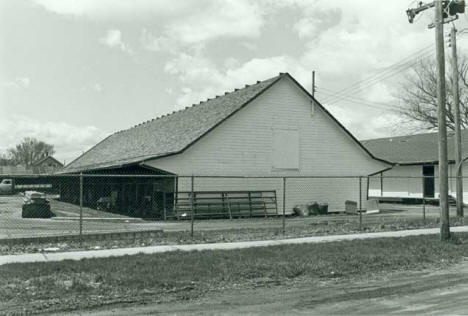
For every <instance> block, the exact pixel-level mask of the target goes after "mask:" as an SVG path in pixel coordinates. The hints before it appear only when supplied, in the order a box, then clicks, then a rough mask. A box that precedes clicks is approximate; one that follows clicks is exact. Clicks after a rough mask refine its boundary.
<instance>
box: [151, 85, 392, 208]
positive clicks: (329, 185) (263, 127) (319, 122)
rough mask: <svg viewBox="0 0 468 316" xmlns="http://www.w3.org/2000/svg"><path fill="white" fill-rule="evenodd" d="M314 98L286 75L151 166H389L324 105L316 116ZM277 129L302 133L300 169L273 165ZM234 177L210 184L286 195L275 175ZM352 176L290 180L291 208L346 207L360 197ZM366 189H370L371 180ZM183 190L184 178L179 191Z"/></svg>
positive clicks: (192, 170) (322, 169) (261, 169)
mask: <svg viewBox="0 0 468 316" xmlns="http://www.w3.org/2000/svg"><path fill="white" fill-rule="evenodd" d="M310 102H311V101H310V100H309V98H308V97H307V96H306V95H305V94H304V93H303V92H302V91H301V90H300V89H298V88H297V86H295V84H294V83H293V82H292V81H291V80H290V79H288V78H283V79H282V80H281V81H279V82H278V83H276V84H275V85H274V86H272V87H271V88H270V89H269V90H268V91H266V92H265V93H264V94H263V95H261V96H260V97H258V98H257V99H255V100H254V101H253V102H252V103H251V104H249V105H248V106H247V107H245V108H243V109H241V110H240V111H239V112H237V113H236V114H234V115H233V116H232V117H230V118H229V119H227V120H226V121H224V122H223V123H222V124H221V125H219V126H218V127H216V128H215V129H214V130H213V131H211V132H210V133H208V134H207V135H205V136H204V137H203V138H202V139H200V140H199V141H197V142H196V143H195V144H194V145H192V146H191V147H189V148H188V149H187V150H185V151H184V152H183V153H181V154H178V155H174V156H169V157H164V158H160V159H155V160H152V161H148V162H147V163H146V164H147V165H149V166H151V167H154V168H159V169H162V170H166V171H169V172H172V173H175V174H179V175H190V174H194V175H220V176H222V175H242V176H255V175H262V176H269V175H273V176H297V175H322V176H325V175H329V176H350V175H356V176H366V175H368V174H371V173H374V172H377V171H380V170H383V169H386V168H388V167H389V165H387V164H384V163H382V162H379V161H377V160H375V159H372V157H370V156H369V155H368V154H367V153H366V152H365V151H364V150H363V149H362V148H361V147H359V146H358V145H357V144H356V143H355V142H354V141H353V140H352V138H351V137H350V136H349V135H348V134H347V133H346V132H345V131H344V130H342V129H341V128H340V127H339V126H338V124H337V123H336V122H335V121H333V120H332V119H331V118H330V117H329V116H328V115H327V114H326V113H325V112H324V111H322V110H321V109H320V108H319V107H317V106H316V107H315V111H314V113H313V115H312V111H311V103H310ZM275 129H286V130H287V129H292V130H298V131H299V139H300V140H299V142H300V153H299V155H300V161H299V169H297V170H275V169H274V168H273V161H272V153H273V148H272V146H273V135H274V130H275ZM232 180H233V179H224V180H220V179H217V180H216V181H211V182H208V183H207V184H206V188H207V190H208V188H210V189H217V190H226V189H225V188H229V187H240V188H242V189H246V188H247V187H254V188H255V189H256V190H269V189H272V188H273V187H274V188H276V190H277V196H278V200H280V199H281V198H280V197H282V191H281V188H282V185H280V186H279V187H278V183H281V180H278V179H274V180H271V179H270V180H271V181H272V183H269V182H265V180H263V181H256V182H255V181H254V182H248V181H247V180H245V179H236V181H232ZM253 180H255V179H253ZM257 180H258V179H257ZM348 180H349V179H333V180H331V179H329V180H328V182H327V181H324V180H317V179H307V180H304V181H305V182H304V183H301V181H296V180H294V181H293V180H291V181H292V183H291V185H290V187H289V182H290V180H288V191H287V209H288V210H289V211H291V210H292V207H293V206H294V205H296V204H299V203H305V202H309V201H317V202H329V203H333V205H334V206H333V208H336V209H337V210H339V209H340V210H343V209H344V201H345V200H347V199H349V200H355V201H358V199H357V197H358V195H359V193H358V190H359V187H358V180H357V179H355V180H354V182H353V181H348ZM351 182H353V183H351ZM281 184H282V183H281ZM201 187H204V186H202V185H201ZM362 187H363V191H365V192H366V193H367V191H366V188H367V187H366V183H365V180H363V185H362ZM183 189H184V184H183V182H182V181H181V182H180V183H179V190H183ZM289 190H291V192H289ZM288 195H289V197H288ZM364 196H365V195H364ZM280 203H282V202H281V201H279V205H282V204H280ZM335 205H336V206H335Z"/></svg>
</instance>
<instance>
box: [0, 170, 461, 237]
mask: <svg viewBox="0 0 468 316" xmlns="http://www.w3.org/2000/svg"><path fill="white" fill-rule="evenodd" d="M428 178H430V179H431V181H434V182H437V177H422V176H419V177H417V176H407V177H405V176H382V175H376V176H355V175H354V176H336V175H331V176H326V175H309V176H287V177H285V176H263V175H261V176H255V175H253V176H239V175H226V176H222V175H200V176H194V175H157V174H122V175H120V174H70V175H0V179H1V180H4V179H8V180H11V181H10V182H11V186H8V185H0V240H2V239H14V238H16V239H18V238H32V237H45V236H48V237H51V236H53V237H57V236H58V237H60V236H75V235H76V236H77V237H78V238H79V240H80V241H82V240H83V236H87V235H90V234H109V233H116V232H119V233H132V232H143V231H161V230H163V231H167V232H171V231H180V232H187V233H190V236H194V234H195V232H197V231H203V232H207V234H208V232H210V231H228V230H231V231H232V230H237V231H240V230H245V231H248V232H252V231H255V234H256V233H257V231H259V230H262V229H263V230H266V231H269V232H272V233H274V234H280V235H288V234H293V235H294V234H296V235H297V234H303V235H307V234H309V235H310V234H316V233H327V231H326V230H327V229H328V232H329V233H334V232H338V231H337V230H338V229H343V230H345V229H347V230H349V231H352V230H353V229H354V230H356V231H365V230H376V229H377V230H378V229H385V228H386V227H390V228H391V227H392V226H394V227H395V229H398V227H399V226H398V225H403V224H405V225H407V226H411V225H413V224H414V225H413V226H418V227H419V226H421V225H428V224H431V223H432V225H436V224H437V220H438V218H439V211H438V207H437V204H438V199H437V192H436V191H437V190H435V194H434V196H433V197H432V196H430V197H429V196H424V194H423V193H424V192H423V191H424V190H423V187H424V181H425V179H428ZM454 178H455V177H451V179H454ZM463 180H465V179H463ZM7 182H8V181H7ZM451 182H452V181H451ZM451 182H450V183H451ZM465 188H468V184H467V185H466V186H465ZM31 192H33V193H31ZM34 192H36V193H34ZM450 192H451V194H455V187H454V185H451V187H450ZM465 200H468V199H465ZM451 201H452V204H453V203H454V201H455V200H454V199H452V200H451ZM454 214H455V212H454V210H451V215H454ZM411 223H413V224H411ZM239 234H241V233H239Z"/></svg>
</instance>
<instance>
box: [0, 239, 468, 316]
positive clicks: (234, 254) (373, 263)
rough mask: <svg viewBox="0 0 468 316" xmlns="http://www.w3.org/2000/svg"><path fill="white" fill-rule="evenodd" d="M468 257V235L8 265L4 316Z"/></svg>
mask: <svg viewBox="0 0 468 316" xmlns="http://www.w3.org/2000/svg"><path fill="white" fill-rule="evenodd" d="M465 240H466V241H467V242H465ZM467 255H468V234H460V235H459V236H458V238H457V242H450V243H442V242H440V241H439V239H438V236H434V235H432V236H416V237H405V238H381V239H372V240H353V241H341V242H333V243H323V244H307V245H284V246H272V247H264V248H252V249H239V250H217V251H194V252H174V253H164V254H155V255H143V254H142V255H136V256H125V257H116V258H102V259H85V260H81V261H63V262H50V263H27V264H10V265H5V266H1V267H0V280H2V282H1V283H0V307H1V308H0V310H1V311H3V313H8V314H15V313H18V314H21V313H30V312H51V311H60V310H73V309H82V308H90V307H93V306H100V305H104V304H114V303H116V302H135V301H138V302H147V301H151V302H157V301H168V300H169V301H170V300H184V299H191V298H195V297H197V296H199V295H203V293H205V292H207V291H213V290H216V289H222V288H237V287H240V288H242V287H246V286H251V285H255V286H258V285H259V284H260V285H261V284H263V285H265V284H269V285H271V284H281V283H284V282H288V281H290V280H294V279H297V278H301V279H306V280H310V281H311V282H314V281H318V280H320V279H324V278H325V279H329V278H353V277H362V276H366V275H369V274H374V273H388V272H392V271H396V270H411V269H418V270H419V269H423V268H428V267H442V266H446V265H448V264H452V263H455V262H458V261H460V260H461V259H462V258H463V257H464V256H467ZM0 313H2V312H0Z"/></svg>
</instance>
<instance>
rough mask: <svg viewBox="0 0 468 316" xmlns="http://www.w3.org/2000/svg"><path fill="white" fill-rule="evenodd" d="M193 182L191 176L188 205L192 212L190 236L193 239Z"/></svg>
mask: <svg viewBox="0 0 468 316" xmlns="http://www.w3.org/2000/svg"><path fill="white" fill-rule="evenodd" d="M193 182H194V178H193V175H192V177H191V178H190V205H191V207H192V212H190V213H191V219H190V221H191V223H190V236H191V237H192V238H193V222H194V221H195V215H194V212H195V200H194V198H195V197H194V194H195V193H194V189H193V186H194V184H193Z"/></svg>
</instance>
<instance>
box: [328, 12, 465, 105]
mask: <svg viewBox="0 0 468 316" xmlns="http://www.w3.org/2000/svg"><path fill="white" fill-rule="evenodd" d="M465 17H466V16H465ZM467 20H468V19H467ZM461 35H462V32H459V33H457V37H458V36H461ZM433 53H434V51H433V49H432V45H429V46H427V47H425V48H423V49H421V50H419V51H417V52H416V53H413V54H411V55H410V56H408V57H406V58H404V59H402V60H401V61H399V62H398V63H396V64H394V65H392V66H390V67H388V68H387V69H386V70H384V71H382V72H380V73H377V74H375V75H373V76H370V77H368V78H366V79H363V80H360V81H358V82H356V83H354V84H352V85H351V86H349V87H347V88H345V89H343V90H340V91H338V92H336V94H335V95H334V96H330V97H328V98H327V99H326V100H324V102H327V103H328V104H329V105H331V104H335V103H337V102H339V101H340V100H341V99H342V98H346V97H349V96H350V95H352V94H354V93H356V92H359V91H362V90H364V89H365V88H368V87H370V86H372V85H375V84H377V83H380V82H382V81H384V80H386V79H389V78H391V77H394V76H395V75H397V74H400V73H401V72H404V71H406V70H407V69H408V67H409V66H412V64H413V63H414V62H415V61H417V60H418V59H421V58H424V57H429V56H430V55H432V54H433ZM356 86H357V87H356Z"/></svg>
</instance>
